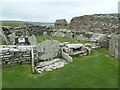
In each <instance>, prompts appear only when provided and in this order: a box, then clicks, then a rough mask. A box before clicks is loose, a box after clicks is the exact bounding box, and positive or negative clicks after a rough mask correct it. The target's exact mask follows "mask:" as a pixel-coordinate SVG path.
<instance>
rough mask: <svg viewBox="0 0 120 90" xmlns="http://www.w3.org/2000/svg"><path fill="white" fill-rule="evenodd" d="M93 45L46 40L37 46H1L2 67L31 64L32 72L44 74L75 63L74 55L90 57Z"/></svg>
mask: <svg viewBox="0 0 120 90" xmlns="http://www.w3.org/2000/svg"><path fill="white" fill-rule="evenodd" d="M93 47H94V46H93V45H92V44H70V43H69V42H64V43H60V42H59V41H56V40H45V41H44V42H42V43H37V44H35V45H28V46H25V45H1V46H0V57H1V60H2V66H3V67H5V66H12V65H16V64H24V63H31V64H32V71H33V72H37V73H43V72H46V71H52V70H54V69H58V68H61V67H63V66H64V65H65V64H68V63H71V62H73V58H72V56H74V55H80V56H83V55H89V54H91V52H92V50H93Z"/></svg>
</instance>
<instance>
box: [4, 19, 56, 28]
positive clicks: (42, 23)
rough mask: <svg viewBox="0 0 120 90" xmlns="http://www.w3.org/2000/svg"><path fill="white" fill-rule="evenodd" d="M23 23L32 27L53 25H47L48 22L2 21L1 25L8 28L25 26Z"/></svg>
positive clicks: (51, 24) (49, 24)
mask: <svg viewBox="0 0 120 90" xmlns="http://www.w3.org/2000/svg"><path fill="white" fill-rule="evenodd" d="M25 23H28V24H33V25H42V26H53V25H54V23H51V22H50V23H49V22H29V21H12V20H11V21H5V20H4V21H2V25H3V26H5V25H9V26H13V27H15V26H22V25H25Z"/></svg>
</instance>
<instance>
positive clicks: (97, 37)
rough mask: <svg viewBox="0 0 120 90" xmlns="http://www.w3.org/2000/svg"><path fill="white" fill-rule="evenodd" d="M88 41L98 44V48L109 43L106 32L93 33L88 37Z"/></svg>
mask: <svg viewBox="0 0 120 90" xmlns="http://www.w3.org/2000/svg"><path fill="white" fill-rule="evenodd" d="M90 42H91V43H93V44H95V45H96V46H98V47H99V48H105V47H108V45H109V39H108V35H107V34H99V33H95V34H93V36H92V37H91V38H90Z"/></svg>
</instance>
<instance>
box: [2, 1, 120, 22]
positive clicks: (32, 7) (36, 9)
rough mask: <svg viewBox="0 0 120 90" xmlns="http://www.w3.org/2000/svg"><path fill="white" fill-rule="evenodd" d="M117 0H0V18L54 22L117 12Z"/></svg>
mask: <svg viewBox="0 0 120 90" xmlns="http://www.w3.org/2000/svg"><path fill="white" fill-rule="evenodd" d="M118 2H119V0H0V7H1V8H0V12H1V13H0V20H20V21H33V22H55V20H56V19H66V20H67V21H68V22H70V20H71V19H72V18H73V17H75V16H82V15H91V14H105V13H118Z"/></svg>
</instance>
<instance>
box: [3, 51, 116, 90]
mask: <svg viewBox="0 0 120 90" xmlns="http://www.w3.org/2000/svg"><path fill="white" fill-rule="evenodd" d="M73 58H74V61H73V63H70V64H67V65H65V66H64V67H63V68H61V69H57V70H53V71H52V72H45V73H42V74H32V72H31V65H30V64H25V65H17V66H13V67H8V68H3V71H2V72H3V82H2V84H3V88H108V87H109V88H115V87H117V83H118V61H117V60H115V59H114V58H112V57H110V56H108V54H107V49H99V50H96V51H94V52H93V53H92V54H91V55H89V56H77V57H73Z"/></svg>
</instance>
